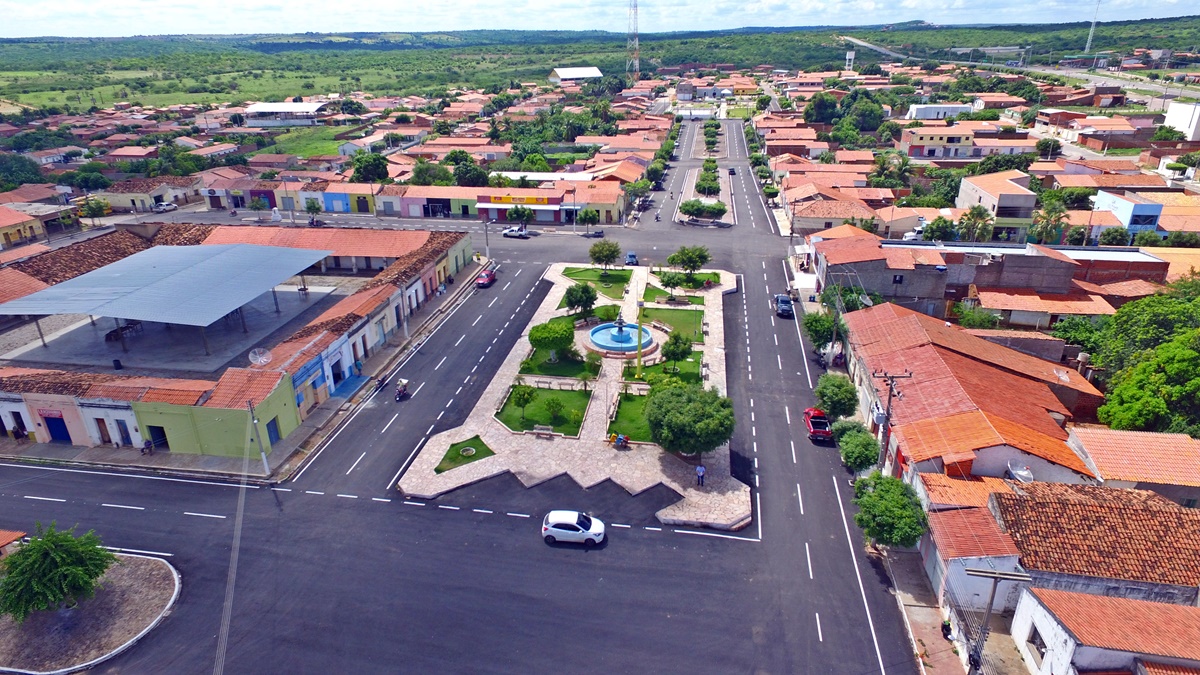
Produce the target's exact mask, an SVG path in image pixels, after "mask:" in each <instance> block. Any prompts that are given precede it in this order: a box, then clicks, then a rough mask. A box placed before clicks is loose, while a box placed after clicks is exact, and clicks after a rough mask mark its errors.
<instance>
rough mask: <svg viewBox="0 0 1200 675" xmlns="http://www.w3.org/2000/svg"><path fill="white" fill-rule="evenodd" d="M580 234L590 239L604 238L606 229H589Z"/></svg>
mask: <svg viewBox="0 0 1200 675" xmlns="http://www.w3.org/2000/svg"><path fill="white" fill-rule="evenodd" d="M579 236H581V237H587V238H588V239H603V238H604V230H588V231H587V232H584V233H583V234H581V235H579Z"/></svg>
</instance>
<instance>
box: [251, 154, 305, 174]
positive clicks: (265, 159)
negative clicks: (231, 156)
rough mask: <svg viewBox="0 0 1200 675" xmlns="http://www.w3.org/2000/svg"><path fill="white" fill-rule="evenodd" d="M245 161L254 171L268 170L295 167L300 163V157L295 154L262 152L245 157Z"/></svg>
mask: <svg viewBox="0 0 1200 675" xmlns="http://www.w3.org/2000/svg"><path fill="white" fill-rule="evenodd" d="M247 163H248V165H249V166H250V168H251V169H254V171H255V172H256V173H261V172H263V171H270V170H271V169H276V170H282V169H292V168H295V167H296V166H297V165H298V164H299V163H300V157H299V156H297V155H281V154H272V153H262V154H258V155H251V156H250V157H249V159H247Z"/></svg>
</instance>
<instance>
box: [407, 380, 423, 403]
mask: <svg viewBox="0 0 1200 675" xmlns="http://www.w3.org/2000/svg"><path fill="white" fill-rule="evenodd" d="M424 386H425V383H424V382H422V383H421V384H419V385H417V390H416V391H414V392H413V393H411V394H409V395H408V397H409V398H410V399H411V398H415V397H416V395H417V394H419V393H421V387H424Z"/></svg>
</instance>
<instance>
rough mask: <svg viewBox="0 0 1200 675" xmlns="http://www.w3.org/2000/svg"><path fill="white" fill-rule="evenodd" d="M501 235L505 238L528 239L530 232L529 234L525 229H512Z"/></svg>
mask: <svg viewBox="0 0 1200 675" xmlns="http://www.w3.org/2000/svg"><path fill="white" fill-rule="evenodd" d="M500 234H502V235H504V236H505V237H510V238H513V239H528V238H529V232H527V231H526V230H525V229H524V228H521V227H510V228H508V229H507V230H505V231H503V232H501V233H500Z"/></svg>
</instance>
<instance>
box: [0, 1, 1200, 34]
mask: <svg viewBox="0 0 1200 675" xmlns="http://www.w3.org/2000/svg"><path fill="white" fill-rule="evenodd" d="M1194 2H1195V0H1154V1H1153V2H1149V1H1147V0H1101V5H1100V20H1101V21H1120V20H1126V19H1142V18H1151V17H1168V16H1180V15H1184V14H1188V13H1196V11H1197V9H1196V7H1197V5H1195V4H1193V3H1194ZM639 4H640V9H639V18H640V21H639V24H640V30H641V31H642V32H644V33H653V32H666V31H678V30H721V29H729V28H738V27H742V26H776V27H784V26H812V25H835V26H851V25H856V24H860V25H861V24H864V23H868V24H879V23H891V22H900V21H911V20H918V19H920V20H924V21H929V22H933V23H939V24H970V23H980V22H982V21H994V22H1002V23H1057V22H1059V21H1062V20H1063V18H1065V17H1070V20H1071V21H1090V20H1091V18H1092V14H1093V13H1094V12H1095V11H1096V5H1095V3H1094V2H1092V1H1091V0H1077V1H1069V0H1039V1H1038V2H1029V0H740V1H737V2H735V1H733V0H644V1H643V2H640V3H639ZM628 7H629V4H628V1H627V0H453V1H450V0H421V1H420V2H417V1H415V0H382V1H381V0H338V1H337V2H331V1H330V0H256V1H252V2H246V1H245V0H237V1H234V0H0V16H3V17H4V20H3V21H2V22H0V37H36V36H47V35H56V36H69V37H119V36H128V35H178V34H214V33H220V34H228V33H303V32H308V31H312V32H326V33H327V32H344V31H362V32H385V31H414V32H425V31H449V30H471V29H484V28H488V29H496V28H501V29H504V28H508V29H529V30H550V29H558V30H607V31H612V32H617V33H623V32H625V30H626V28H627V26H628V20H627V10H628ZM417 8H419V9H417Z"/></svg>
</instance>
